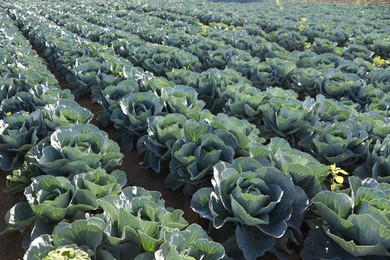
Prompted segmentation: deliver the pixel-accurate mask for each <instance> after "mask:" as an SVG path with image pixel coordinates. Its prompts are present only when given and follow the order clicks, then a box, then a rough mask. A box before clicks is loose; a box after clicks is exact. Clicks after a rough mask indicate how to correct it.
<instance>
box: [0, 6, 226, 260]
mask: <svg viewBox="0 0 390 260" xmlns="http://www.w3.org/2000/svg"><path fill="white" fill-rule="evenodd" d="M0 15H1V23H2V25H4V27H3V28H6V30H4V31H2V32H1V34H0V37H1V38H0V44H1V46H4V48H3V49H2V51H1V54H2V55H3V57H5V58H6V59H5V61H6V63H4V69H3V70H2V74H1V76H2V79H3V77H4V79H6V80H9V82H10V84H11V85H10V86H9V88H8V89H6V88H5V87H7V85H6V84H2V88H1V90H2V91H4V92H2V94H5V95H2V96H1V100H0V101H1V106H2V109H3V108H4V109H5V108H8V107H11V102H12V104H13V105H15V106H17V107H12V108H13V109H14V110H2V112H3V111H5V114H4V116H3V117H2V118H1V121H0V126H1V128H0V155H1V156H0V168H1V169H2V170H4V171H10V170H12V169H15V171H14V172H13V176H10V178H9V181H11V183H9V184H10V185H9V186H8V188H9V190H8V191H9V192H18V191H20V190H24V198H23V199H22V200H21V201H20V202H18V203H17V204H16V205H15V206H14V207H12V208H11V209H10V210H9V212H8V214H7V216H6V221H7V223H8V227H7V229H6V230H5V231H3V233H7V232H10V231H13V230H20V231H21V232H23V235H24V236H25V241H24V246H25V249H26V250H27V252H26V254H25V256H24V258H25V259H44V258H54V259H58V257H62V256H64V255H69V254H70V255H76V256H78V257H83V259H90V258H91V257H93V258H98V259H120V258H126V259H129V258H131V259H135V258H137V259H150V258H151V257H153V255H156V257H160V258H167V257H168V258H169V257H174V258H175V257H177V256H179V255H186V256H188V257H193V258H197V259H199V258H202V257H210V258H211V259H222V258H223V257H224V255H225V254H224V249H223V247H222V246H221V245H220V244H217V243H215V242H212V241H210V240H209V238H208V235H207V234H206V232H205V231H204V230H202V228H201V227H200V226H198V225H196V224H192V225H190V226H188V222H187V221H186V220H185V219H184V218H183V217H182V214H183V212H182V211H181V210H173V209H167V208H165V205H164V203H165V202H164V201H163V200H162V199H160V196H161V194H160V193H158V192H150V191H147V190H145V189H143V188H141V187H127V188H124V185H125V184H126V174H125V173H124V172H122V171H119V170H115V168H116V167H117V166H118V165H120V164H121V160H122V157H123V154H121V153H120V152H119V146H118V144H116V143H115V142H114V141H112V140H110V139H109V138H108V136H107V134H106V133H105V132H103V131H101V130H99V129H98V128H97V127H95V126H93V125H91V124H89V122H90V120H91V119H92V117H93V114H92V113H91V112H90V111H88V110H87V109H84V108H82V107H80V106H79V105H78V104H77V103H76V102H74V101H72V99H73V96H72V95H70V92H69V90H67V91H66V90H60V89H59V86H58V83H57V81H56V80H55V78H54V76H53V75H52V74H51V73H50V72H49V71H48V70H47V68H46V66H45V65H44V63H43V62H42V60H41V59H40V58H39V57H38V56H37V55H36V53H35V51H33V50H32V48H31V46H30V44H29V42H28V41H27V39H25V38H24V37H23V35H22V34H21V32H20V31H19V29H18V28H17V27H16V26H15V25H14V23H13V21H12V20H11V19H10V18H9V16H8V15H7V14H6V13H4V12H1V13H0ZM26 67H28V69H26ZM14 75H18V76H17V77H16V76H14ZM42 75H44V77H47V78H46V80H44V77H42ZM14 78H15V79H17V81H16V80H12V79H14ZM51 83H53V85H51ZM20 86H23V88H22V87H20ZM37 89H44V91H45V92H44V93H40V92H37ZM54 90H57V91H54ZM61 93H62V94H61ZM27 94H31V95H32V98H31V99H29V100H27V99H24V95H27ZM65 94H67V95H65ZM66 97H68V98H69V99H66ZM17 101H20V102H23V104H24V106H21V105H19V104H18V103H16V102H17ZM21 164H23V166H21V167H20V165H21ZM25 186H26V188H25V189H24V187H25ZM114 205H115V206H114ZM90 214H92V215H93V216H89V215H90ZM117 223H120V225H117ZM183 242H184V244H182V243H183ZM125 248H126V249H125ZM129 248H131V250H129ZM172 248H176V250H173V251H172Z"/></svg>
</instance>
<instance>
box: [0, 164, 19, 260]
mask: <svg viewBox="0 0 390 260" xmlns="http://www.w3.org/2000/svg"><path fill="white" fill-rule="evenodd" d="M6 175H7V173H5V172H3V171H0V201H1V206H0V232H1V231H3V230H4V228H5V227H6V223H5V221H4V216H5V214H6V213H7V211H8V210H9V209H10V208H12V207H13V206H14V205H15V204H16V203H17V202H18V201H19V199H20V197H21V194H8V193H5V192H4V189H5V187H6V181H5V177H6ZM0 241H1V242H0V259H1V260H11V259H21V258H22V257H23V254H24V250H23V249H22V238H21V234H20V233H19V232H13V233H11V234H7V235H3V236H0Z"/></svg>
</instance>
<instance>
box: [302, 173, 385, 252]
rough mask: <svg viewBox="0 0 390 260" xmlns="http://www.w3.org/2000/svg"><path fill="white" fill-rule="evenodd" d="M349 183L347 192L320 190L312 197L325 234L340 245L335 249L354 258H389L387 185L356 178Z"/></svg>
mask: <svg viewBox="0 0 390 260" xmlns="http://www.w3.org/2000/svg"><path fill="white" fill-rule="evenodd" d="M349 183H350V186H351V188H350V189H349V191H347V192H348V193H341V192H334V191H323V192H320V193H319V194H317V195H316V196H315V197H314V198H313V203H314V205H315V206H316V208H317V210H318V212H319V213H320V215H321V216H322V217H323V219H324V221H325V223H324V233H325V234H326V236H328V237H329V238H330V239H331V240H332V241H333V242H332V243H331V244H334V243H337V245H338V246H339V247H337V249H335V250H337V251H340V250H339V249H340V248H342V249H343V250H344V251H345V252H346V253H349V254H350V255H352V256H354V257H362V256H378V257H379V256H387V257H388V256H390V229H389V226H390V221H389V218H388V210H389V209H390V205H389V203H388V197H389V194H390V193H389V191H390V189H389V188H390V186H389V184H385V183H383V184H379V183H378V182H377V181H375V180H374V179H371V178H367V179H365V180H360V179H359V178H357V177H355V176H352V177H349ZM315 232H317V233H318V231H315ZM307 239H312V237H310V236H309V238H307ZM308 243H309V242H308ZM331 244H328V245H325V244H323V246H326V247H328V246H330V245H331ZM332 250H333V249H332ZM320 251H323V250H320ZM305 252H306V251H305V249H304V251H303V254H306V253H305Z"/></svg>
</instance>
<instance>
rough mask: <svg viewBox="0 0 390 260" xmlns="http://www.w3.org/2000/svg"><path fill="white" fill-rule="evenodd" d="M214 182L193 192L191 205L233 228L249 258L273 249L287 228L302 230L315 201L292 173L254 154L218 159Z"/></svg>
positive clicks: (220, 224) (218, 225)
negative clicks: (308, 195) (310, 205)
mask: <svg viewBox="0 0 390 260" xmlns="http://www.w3.org/2000/svg"><path fill="white" fill-rule="evenodd" d="M212 185H213V187H207V188H202V189H200V190H198V191H197V192H196V193H195V194H194V195H193V197H192V201H191V207H192V209H193V210H195V211H196V212H198V213H199V214H200V215H201V216H202V217H204V218H207V219H208V220H210V221H212V225H213V227H214V228H216V229H222V228H224V229H225V232H226V229H227V230H230V236H231V238H232V239H233V240H235V241H236V243H237V245H238V248H239V249H240V250H241V251H242V253H243V255H244V256H245V258H246V259H256V257H258V256H262V255H264V254H265V252H266V251H270V250H272V249H273V248H274V246H275V245H276V243H277V240H278V239H280V238H282V237H283V236H285V235H287V233H286V231H287V229H289V228H292V229H295V230H298V229H299V228H300V225H301V223H302V221H303V212H304V211H305V209H306V208H307V206H308V203H309V200H308V198H307V196H306V195H305V193H304V192H303V190H302V189H301V188H299V187H297V186H295V185H294V183H293V180H292V178H291V177H290V176H289V175H288V174H284V173H282V172H280V171H279V170H278V169H276V168H274V167H272V166H265V165H263V164H261V163H260V162H258V161H256V160H255V159H251V158H248V157H241V158H238V159H236V160H235V161H234V162H233V163H232V164H229V163H225V162H221V163H218V164H217V165H215V166H214V174H213V179H212ZM224 237H225V239H227V238H228V237H229V232H228V233H224Z"/></svg>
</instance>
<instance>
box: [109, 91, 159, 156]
mask: <svg viewBox="0 0 390 260" xmlns="http://www.w3.org/2000/svg"><path fill="white" fill-rule="evenodd" d="M161 111H162V105H161V103H160V99H159V97H158V96H157V94H155V93H153V92H151V91H149V92H138V93H132V94H130V95H128V96H126V97H124V98H122V99H121V100H120V101H119V107H118V108H116V109H115V110H114V111H113V112H112V114H111V121H112V122H113V123H114V127H115V128H116V129H119V130H120V131H121V132H122V136H121V146H122V147H123V149H124V150H125V151H131V150H132V149H133V147H134V142H136V141H137V140H138V139H139V137H141V136H143V135H145V134H146V131H147V128H148V122H147V119H148V118H149V117H151V116H156V115H158V114H159V113H160V112H161Z"/></svg>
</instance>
